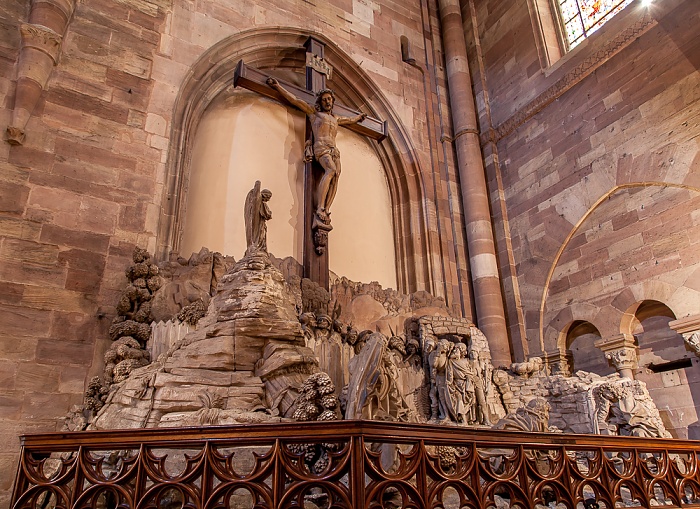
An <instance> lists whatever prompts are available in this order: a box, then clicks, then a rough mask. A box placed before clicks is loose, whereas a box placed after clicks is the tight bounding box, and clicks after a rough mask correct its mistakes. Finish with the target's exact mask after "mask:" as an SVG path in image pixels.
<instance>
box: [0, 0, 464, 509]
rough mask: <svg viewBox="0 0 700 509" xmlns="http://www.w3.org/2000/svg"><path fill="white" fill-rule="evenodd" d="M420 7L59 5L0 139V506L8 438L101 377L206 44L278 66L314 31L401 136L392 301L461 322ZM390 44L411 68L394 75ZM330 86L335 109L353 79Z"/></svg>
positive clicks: (47, 419) (7, 26)
mask: <svg viewBox="0 0 700 509" xmlns="http://www.w3.org/2000/svg"><path fill="white" fill-rule="evenodd" d="M69 3H70V2H69ZM30 9H31V5H30V2H29V0H19V1H16V2H10V3H3V5H2V6H1V7H0V26H1V28H2V29H1V30H0V124H2V126H1V128H2V130H3V131H4V129H5V127H6V126H8V125H9V124H10V122H11V116H12V110H13V108H14V104H15V88H16V74H17V65H18V64H17V62H18V55H19V52H20V45H21V43H20V34H19V25H20V24H21V23H24V22H27V21H28V19H29V13H30ZM433 11H434V6H431V7H430V8H428V7H427V4H426V5H423V3H421V2H419V1H412V2H404V1H393V0H382V1H365V0H352V1H348V0H332V1H329V2H317V3H316V4H315V5H312V4H308V3H304V2H296V1H292V0H289V1H272V0H260V1H253V0H235V1H224V2H221V1H219V0H210V1H203V2H196V3H192V2H185V1H182V0H145V1H141V0H138V1H136V0H120V1H116V2H114V1H107V0H94V1H90V2H78V3H76V4H75V11H74V13H73V16H72V19H71V20H70V23H69V24H68V28H67V31H66V34H65V37H64V40H63V45H62V48H61V52H60V53H61V54H60V58H59V59H58V64H57V65H56V66H55V67H53V68H52V69H51V75H50V78H49V80H48V83H47V85H46V89H45V90H44V91H43V93H42V94H41V95H40V96H39V98H38V102H37V105H36V109H35V110H34V111H33V114H32V115H31V117H30V119H29V122H28V124H27V126H26V139H25V141H24V144H22V145H16V146H11V145H9V144H8V143H6V142H4V141H3V142H2V143H0V234H2V237H1V238H0V258H1V261H2V263H0V323H1V324H2V327H0V380H2V383H1V384H0V426H1V427H2V429H3V434H2V439H1V440H0V445H1V446H2V452H1V453H0V479H1V480H0V493H1V495H0V506H2V505H4V504H5V503H6V500H7V496H8V495H7V490H8V489H9V488H10V483H11V482H12V478H13V474H12V472H13V471H14V469H15V468H16V459H17V452H18V450H19V441H18V439H17V436H18V435H19V434H21V433H25V432H33V431H50V430H54V429H56V426H57V424H56V423H57V418H59V417H60V416H61V415H63V414H64V413H65V411H66V410H67V409H68V408H70V406H71V405H72V404H75V403H78V402H79V401H80V400H81V398H82V393H83V390H84V385H85V382H86V380H87V379H88V378H89V376H91V375H94V374H97V373H99V372H100V371H101V369H102V361H101V359H102V355H103V353H104V351H105V350H106V348H107V346H108V340H107V339H106V337H107V334H106V329H107V327H108V325H109V322H110V320H111V318H112V317H113V316H114V314H115V311H114V305H115V304H116V302H117V297H118V293H119V291H120V290H121V288H122V287H123V285H124V284H125V279H124V276H123V270H124V268H125V267H126V266H128V264H129V257H130V254H131V252H132V250H133V248H134V246H135V245H138V246H139V247H143V248H147V249H148V250H149V251H151V252H153V251H154V249H155V247H156V246H157V245H158V244H159V242H162V239H159V238H158V236H159V233H158V232H159V228H161V229H162V228H163V224H164V222H165V221H166V219H167V218H165V219H164V218H163V214H164V212H163V211H165V210H166V209H168V208H169V203H170V202H171V201H172V199H173V197H172V196H170V195H168V193H169V192H171V191H172V189H171V188H170V187H169V186H170V185H171V183H172V182H171V181H172V178H173V171H175V170H173V169H172V165H171V166H168V165H169V161H171V156H169V150H171V149H172V146H173V136H174V133H175V134H179V133H183V132H185V133H187V132H189V131H188V130H189V129H190V128H192V126H191V125H183V124H182V122H183V120H182V117H178V118H176V117H175V116H174V111H175V110H176V103H177V100H178V95H179V94H181V89H182V86H183V83H185V82H186V80H187V79H188V77H191V70H192V69H193V68H194V67H195V66H197V65H199V68H206V65H207V62H206V61H205V60H204V61H203V60H202V58H203V55H205V53H206V55H207V57H204V58H205V59H206V58H214V59H215V58H216V54H215V53H211V51H212V48H213V47H214V46H216V45H217V44H218V45H219V46H217V47H221V44H222V43H225V42H226V41H229V40H236V41H241V42H240V44H241V45H242V46H244V45H245V44H246V42H245V41H254V44H255V47H254V48H253V49H250V48H248V49H249V50H250V51H253V52H257V53H255V54H256V55H258V56H261V58H263V60H265V59H267V60H265V62H267V63H266V64H265V65H266V66H267V67H268V68H271V67H275V66H279V67H280V68H283V67H285V62H286V59H287V57H290V56H291V57H293V58H292V59H291V61H293V62H296V61H297V60H299V55H298V54H296V53H299V51H300V50H291V49H286V50H285V49H282V50H279V51H277V52H276V53H275V54H274V55H270V54H268V53H265V52H266V48H267V47H272V46H274V44H275V39H276V36H275V32H276V31H277V30H278V27H289V30H292V31H293V30H296V31H298V32H299V33H301V34H304V33H318V34H322V35H323V36H324V37H326V38H327V39H328V40H330V41H332V43H333V44H334V45H336V47H337V48H338V50H339V51H342V52H343V53H344V54H345V55H347V56H348V57H349V61H350V62H352V63H353V65H352V66H351V67H359V68H360V69H361V71H360V72H362V73H364V74H363V75H364V76H366V77H367V78H368V79H369V80H371V81H372V82H373V83H374V84H375V85H376V87H377V89H378V90H380V91H381V94H382V95H383V97H382V98H381V100H382V101H384V104H386V105H387V108H389V109H390V110H391V111H392V112H393V114H394V116H395V118H396V119H398V120H399V121H400V127H401V129H400V132H394V133H392V139H399V141H400V140H403V142H401V143H403V145H397V146H400V147H403V148H401V149H400V152H402V154H399V155H400V156H401V157H404V158H405V159H406V160H408V161H410V162H411V165H412V166H411V167H410V168H406V169H405V172H406V176H405V177H401V178H399V177H397V176H395V177H393V178H394V181H393V183H392V184H391V185H392V186H393V187H392V189H393V191H392V192H393V193H394V196H393V200H394V201H395V203H394V204H393V206H394V210H395V213H396V214H397V217H396V218H395V219H394V221H395V224H399V223H400V224H399V226H400V228H399V227H398V226H397V231H398V232H399V234H398V241H397V244H401V245H402V246H403V247H402V248H401V250H400V253H399V255H398V257H399V259H400V262H399V264H400V265H399V268H401V273H402V274H403V276H402V278H400V281H399V286H400V287H402V288H400V289H402V290H406V291H417V290H428V291H430V292H431V293H433V294H435V295H438V296H442V297H444V298H445V299H446V300H447V302H448V304H449V305H450V306H451V307H454V308H455V309H456V310H458V311H460V310H461V312H464V313H466V315H468V316H471V307H470V303H469V288H468V274H467V269H466V264H465V263H464V260H465V259H466V257H465V253H464V240H463V235H464V233H463V227H462V226H461V213H460V210H461V208H460V205H459V201H458V200H459V199H458V195H459V193H458V192H457V183H456V180H455V174H454V169H453V166H452V163H453V161H452V155H451V154H452V153H451V151H450V150H447V151H443V150H442V147H441V146H440V141H439V137H440V135H441V134H442V133H443V132H449V125H450V122H449V118H448V117H447V107H446V103H445V97H446V96H447V94H446V93H445V90H444V82H443V80H442V69H441V68H440V64H438V65H437V66H436V63H435V62H436V58H438V57H439V51H438V50H437V49H436V48H439V45H440V41H439V36H438V35H432V34H431V30H432V28H433V27H434V26H436V23H437V22H436V17H435V15H434V12H433ZM243 31H248V32H246V34H247V35H246V36H245V37H243V36H241V35H240V34H241V33H242V32H243ZM263 32H264V34H265V35H260V34H261V33H263ZM402 36H403V37H405V38H406V41H407V42H408V43H409V46H410V48H411V57H413V58H414V59H415V61H416V66H411V65H408V64H406V63H404V62H402V59H401V50H400V48H401V37H402ZM236 37H239V39H236ZM301 42H303V41H301ZM251 44H252V43H251ZM294 51H296V53H294ZM301 51H302V53H301V59H303V50H301ZM207 52H208V53H207ZM212 55H213V56H212ZM234 62H235V61H234ZM212 65H213V64H212ZM338 71H339V72H340V75H342V72H343V70H342V69H339V70H338ZM282 72H286V71H284V70H282ZM231 78H232V75H231ZM227 79H229V78H227ZM330 84H331V86H333V85H334V83H332V82H331V83H330ZM335 85H338V87H339V88H343V89H344V90H345V94H346V96H347V95H348V94H351V90H352V86H353V85H354V84H348V83H343V84H337V83H336V84H335ZM196 86H198V85H197V83H195V84H194V88H196ZM366 99H367V101H368V104H369V103H371V101H373V100H377V98H376V97H368V98H366ZM363 100H364V99H363ZM183 104H186V101H185V102H184V103H183ZM186 105H187V107H189V105H188V104H186ZM159 225H160V226H159ZM413 246H415V249H414V248H413ZM423 246H427V247H423ZM419 248H420V249H422V251H421V250H419ZM241 254H242V253H241ZM183 255H184V256H189V253H183Z"/></svg>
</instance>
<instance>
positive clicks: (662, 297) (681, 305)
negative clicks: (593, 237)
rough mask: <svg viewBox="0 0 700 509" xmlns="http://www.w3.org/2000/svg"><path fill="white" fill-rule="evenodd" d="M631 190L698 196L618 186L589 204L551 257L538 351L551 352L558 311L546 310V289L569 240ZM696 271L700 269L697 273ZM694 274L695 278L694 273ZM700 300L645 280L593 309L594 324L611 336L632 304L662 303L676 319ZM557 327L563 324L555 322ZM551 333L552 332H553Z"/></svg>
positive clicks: (691, 293) (682, 288)
mask: <svg viewBox="0 0 700 509" xmlns="http://www.w3.org/2000/svg"><path fill="white" fill-rule="evenodd" d="M633 188H659V189H666V188H668V189H686V190H689V191H692V192H694V193H700V188H698V187H694V186H689V185H686V184H676V183H671V182H631V183H625V184H618V185H615V186H613V187H612V188H611V189H609V190H608V191H607V192H606V193H604V194H603V195H602V196H601V197H600V198H599V199H598V200H597V201H596V202H595V203H593V204H592V205H591V206H590V207H589V209H588V210H587V211H586V212H585V214H583V215H582V216H581V218H579V220H578V221H577V223H576V224H575V225H574V226H573V227H572V229H571V231H570V232H569V234H568V235H567V236H566V238H565V239H564V241H563V242H562V243H561V245H560V246H559V249H558V251H557V253H556V255H555V256H554V258H553V260H552V262H551V265H550V267H549V271H548V273H547V277H546V280H545V283H544V286H543V288H542V296H541V299H540V309H539V324H538V325H539V331H540V335H539V343H540V349H541V350H542V351H545V350H546V348H547V347H549V348H551V347H552V346H553V344H554V342H555V341H556V339H554V338H557V337H558V334H559V331H561V327H559V326H556V320H557V317H558V313H560V312H561V311H559V310H557V309H553V310H549V309H547V299H548V296H549V288H550V284H551V283H552V279H553V276H554V273H555V270H556V269H557V266H558V265H559V262H560V260H561V258H562V255H563V253H564V251H565V250H566V248H567V247H568V246H569V244H570V242H571V240H572V239H573V238H574V237H575V235H576V234H577V233H578V232H579V229H580V228H581V227H582V226H583V224H584V222H585V221H586V220H587V219H588V218H589V217H590V216H591V215H592V214H593V213H594V212H595V211H596V210H597V209H598V208H599V207H600V206H601V205H603V204H604V203H606V201H607V200H608V199H609V198H610V197H612V196H613V195H615V194H617V193H619V192H622V191H625V190H628V189H633ZM698 271H700V269H698ZM698 271H696V275H697V273H698ZM699 297H700V292H698V291H697V290H695V289H693V288H689V287H687V286H685V284H684V282H680V284H679V283H678V282H676V283H675V284H674V283H670V282H665V281H660V280H648V281H644V282H642V283H636V284H634V285H630V286H629V287H627V288H626V289H624V290H623V291H622V292H621V293H620V295H618V297H617V298H616V299H615V302H614V304H615V305H614V307H612V306H606V307H603V308H598V307H597V306H594V307H595V310H596V316H597V318H596V320H597V322H596V323H599V330H600V331H601V333H603V335H604V336H605V335H608V334H614V332H612V331H611V330H609V329H611V326H612V325H613V324H614V327H615V328H617V326H619V325H620V324H621V323H622V321H621V320H622V316H621V315H622V313H624V310H625V309H626V307H627V305H631V304H632V303H633V302H635V301H642V300H645V299H647V300H648V299H652V300H658V301H661V302H664V303H666V304H667V305H668V306H669V307H670V308H671V309H672V310H673V312H674V314H675V315H676V316H677V317H682V316H689V315H690V314H693V313H694V311H693V310H692V309H690V308H691V307H692V303H693V302H697V299H698V298H699ZM559 322H560V323H563V322H564V321H562V320H559ZM551 329H554V330H555V331H556V332H553V331H552V330H551Z"/></svg>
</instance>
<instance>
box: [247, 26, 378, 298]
mask: <svg viewBox="0 0 700 509" xmlns="http://www.w3.org/2000/svg"><path fill="white" fill-rule="evenodd" d="M304 47H305V48H306V89H303V88H300V87H297V86H295V85H292V84H290V83H285V82H283V81H281V80H277V79H275V78H271V77H269V76H267V75H265V74H264V73H263V72H261V71H259V70H257V69H255V68H253V67H250V66H246V65H245V64H244V63H243V61H242V60H241V61H240V62H238V66H237V67H236V73H235V76H234V79H233V85H234V87H237V86H241V87H243V88H247V89H248V90H252V91H254V92H257V93H259V94H262V95H264V96H266V97H270V98H272V99H276V100H278V101H281V102H284V103H287V104H290V105H292V106H294V107H296V108H298V109H300V110H301V111H303V112H304V113H306V119H307V120H306V140H307V142H306V146H305V150H304V161H305V165H304V252H303V256H304V260H303V266H304V277H307V278H309V279H311V280H312V281H314V282H315V283H318V285H319V286H321V287H323V288H325V289H326V290H327V289H328V284H329V276H328V232H330V230H331V229H332V228H333V227H332V226H331V221H330V205H331V203H332V202H333V198H334V197H335V191H336V190H337V185H338V176H339V175H340V153H339V152H338V149H337V147H336V146H335V137H336V132H337V126H338V125H342V126H345V127H347V128H348V129H350V130H352V131H354V132H357V133H359V134H363V135H365V136H368V137H370V138H372V139H375V140H378V141H381V140H383V139H384V138H385V137H386V123H385V122H382V121H381V120H377V119H375V118H371V117H367V116H366V115H365V114H363V113H359V112H357V111H353V110H351V109H350V108H347V107H344V106H342V105H339V104H338V105H336V104H335V97H334V95H333V92H332V91H330V90H328V89H326V78H327V77H328V78H329V79H330V75H331V72H332V68H331V67H330V66H329V65H328V64H327V63H326V62H325V60H324V59H323V50H324V45H323V43H321V42H320V41H318V40H316V39H314V38H313V37H309V39H308V40H307V41H306V43H305V44H304ZM314 103H315V106H314Z"/></svg>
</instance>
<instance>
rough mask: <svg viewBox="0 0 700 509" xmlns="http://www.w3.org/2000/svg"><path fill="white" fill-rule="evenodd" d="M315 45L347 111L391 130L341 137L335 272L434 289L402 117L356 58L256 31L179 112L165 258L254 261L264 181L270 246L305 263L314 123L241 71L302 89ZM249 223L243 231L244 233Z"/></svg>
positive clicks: (223, 51) (289, 35) (230, 46)
mask: <svg viewBox="0 0 700 509" xmlns="http://www.w3.org/2000/svg"><path fill="white" fill-rule="evenodd" d="M309 35H313V36H314V37H315V38H317V39H319V40H321V41H322V42H323V43H324V44H325V45H326V48H325V58H326V61H327V62H328V63H329V64H330V65H331V66H333V79H332V81H329V82H328V86H329V87H330V88H333V89H334V90H335V92H336V95H337V98H338V101H339V102H341V103H343V104H345V105H347V106H349V107H351V108H354V109H357V110H361V111H364V112H366V113H369V114H370V115H372V116H375V117H377V118H381V119H383V120H386V121H387V126H388V133H389V136H388V137H387V139H385V140H384V141H382V142H381V143H378V142H375V141H371V140H367V139H364V138H363V137H361V136H359V135H356V134H354V133H351V132H349V131H348V132H345V131H347V130H345V129H341V130H340V131H341V132H339V134H338V146H339V149H340V151H341V153H342V154H343V159H342V161H343V172H342V175H341V179H340V186H339V190H338V195H337V197H336V200H335V203H334V205H333V224H334V231H333V232H332V233H331V235H330V239H329V240H330V242H329V243H330V260H331V262H330V265H331V267H330V268H331V270H333V271H334V272H336V273H337V274H338V275H341V276H347V277H349V278H350V279H353V280H358V281H364V282H369V281H372V280H377V281H379V282H380V283H381V284H382V285H383V286H384V287H393V288H397V289H398V290H399V291H402V292H406V293H409V292H414V291H417V290H431V289H432V287H433V285H432V284H431V276H430V274H431V272H432V271H431V270H430V267H429V265H428V260H429V256H428V252H429V247H428V246H427V243H426V242H425V241H424V240H425V239H426V238H427V235H425V232H426V225H427V218H426V214H425V212H424V209H423V192H422V189H421V181H420V174H421V172H420V168H419V167H418V163H417V161H418V159H417V157H416V155H415V151H414V149H413V147H412V146H411V145H410V142H409V141H408V137H407V135H406V132H405V130H404V128H403V126H402V125H401V123H400V121H399V119H398V117H397V116H396V114H395V113H394V111H393V109H392V108H391V106H390V105H389V103H388V101H387V100H386V98H384V96H383V94H382V93H381V91H380V90H379V89H378V88H377V86H376V85H375V84H374V83H373V82H372V81H371V79H370V78H369V77H368V76H367V75H366V74H365V73H364V71H362V70H361V69H360V68H359V67H358V66H357V64H356V63H354V62H353V61H352V59H351V58H350V57H349V56H348V55H346V54H345V53H343V52H342V51H341V50H340V49H339V48H337V46H335V45H334V44H333V43H332V42H331V41H329V40H327V39H326V38H324V37H323V36H322V35H321V34H310V33H308V32H302V31H300V30H297V29H292V28H290V29H281V28H275V29H274V30H273V29H255V30H251V31H247V32H242V33H239V34H236V35H234V36H232V37H230V38H228V39H226V40H224V41H222V42H220V43H219V44H217V45H216V46H214V47H212V48H211V49H210V50H208V51H207V52H206V53H205V54H204V55H203V56H202V57H201V58H200V59H199V60H198V61H197V63H195V64H194V65H193V67H192V70H191V72H190V73H189V75H188V78H187V79H186V80H185V83H183V86H182V88H181V90H180V93H179V95H178V98H177V100H176V104H175V111H174V116H173V128H172V129H173V130H172V133H171V145H170V151H169V154H168V163H167V181H166V186H167V188H166V192H165V193H164V198H163V207H162V213H161V218H160V223H159V230H158V257H159V258H161V259H162V258H166V257H168V256H169V255H170V253H172V252H178V253H180V254H181V255H182V256H185V257H187V256H188V255H189V253H190V252H192V251H198V250H199V248H201V247H202V246H203V245H204V246H205V247H208V248H209V249H212V250H216V251H221V252H223V253H225V254H230V255H233V256H234V257H236V258H238V257H240V256H241V255H242V253H243V251H244V250H245V246H244V243H245V234H244V233H243V231H244V229H243V201H244V199H245V195H246V193H247V192H248V190H249V189H250V188H252V186H253V184H254V182H255V180H260V181H261V182H262V185H263V187H267V188H269V189H270V190H271V191H272V193H273V198H272V201H271V208H272V210H273V219H272V221H270V222H269V223H268V228H269V229H268V232H269V235H268V239H269V241H268V245H269V249H270V251H271V252H272V253H273V254H275V255H276V256H278V257H285V256H293V257H294V258H296V259H297V260H301V246H302V238H301V235H302V233H301V231H300V228H299V226H298V225H299V224H300V223H301V217H302V206H303V204H302V199H303V190H302V182H303V180H302V179H303V176H302V174H303V163H302V151H303V143H304V139H303V133H304V115H303V114H302V113H301V112H298V111H296V110H294V109H293V108H292V107H290V106H287V105H282V104H279V103H276V102H275V101H272V100H269V99H266V98H263V97H261V96H258V95H257V94H254V93H252V92H248V91H243V90H238V89H233V87H232V80H233V72H234V69H235V66H236V64H237V62H238V61H239V60H241V59H243V60H244V61H245V62H246V63H247V64H249V65H251V66H254V67H257V68H259V69H262V70H265V71H267V72H269V73H270V74H271V75H274V76H276V77H281V78H283V79H285V80H286V81H290V82H294V83H296V84H299V85H303V79H304V76H303V74H301V73H300V71H301V72H303V69H304V66H305V50H304V47H303V44H304V42H305V41H306V39H307V38H308V37H309ZM239 223H240V224H239Z"/></svg>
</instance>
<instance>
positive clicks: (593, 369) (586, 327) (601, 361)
mask: <svg viewBox="0 0 700 509" xmlns="http://www.w3.org/2000/svg"><path fill="white" fill-rule="evenodd" d="M600 337H601V336H600V331H598V329H597V328H596V327H595V325H593V324H592V323H591V322H588V321H585V320H575V321H574V322H573V323H572V324H571V325H570V326H569V329H568V330H567V331H566V350H567V356H570V357H569V358H570V359H571V361H570V362H571V364H572V366H571V372H572V373H575V372H576V371H579V370H581V371H588V372H590V373H595V374H597V375H601V376H605V375H609V374H611V373H614V372H615V368H614V367H613V366H611V365H610V363H609V361H608V360H607V359H606V358H605V354H604V353H603V352H602V351H601V350H600V349H599V348H597V347H596V346H595V342H596V341H598V340H600Z"/></svg>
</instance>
